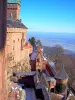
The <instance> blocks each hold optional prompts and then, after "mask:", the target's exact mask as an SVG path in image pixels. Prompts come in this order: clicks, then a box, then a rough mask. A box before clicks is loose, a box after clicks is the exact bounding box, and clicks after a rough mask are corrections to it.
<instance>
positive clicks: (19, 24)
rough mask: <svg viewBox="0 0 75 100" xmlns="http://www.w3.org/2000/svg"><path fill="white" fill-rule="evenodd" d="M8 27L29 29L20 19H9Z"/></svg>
mask: <svg viewBox="0 0 75 100" xmlns="http://www.w3.org/2000/svg"><path fill="white" fill-rule="evenodd" d="M7 27H8V28H24V29H28V28H27V27H26V26H25V25H24V24H23V23H22V22H21V21H20V20H16V21H15V20H10V19H7Z"/></svg>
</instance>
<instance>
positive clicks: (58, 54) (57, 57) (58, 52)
mask: <svg viewBox="0 0 75 100" xmlns="http://www.w3.org/2000/svg"><path fill="white" fill-rule="evenodd" d="M52 54H53V60H54V61H55V66H56V70H57V71H58V70H59V68H60V66H61V65H62V63H63V61H62V59H61V58H62V56H63V55H64V49H63V48H62V47H61V46H60V45H58V44H57V45H55V47H53V53H52Z"/></svg>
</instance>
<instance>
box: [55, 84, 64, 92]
mask: <svg viewBox="0 0 75 100" xmlns="http://www.w3.org/2000/svg"><path fill="white" fill-rule="evenodd" d="M55 88H56V92H57V93H63V92H64V91H65V89H66V85H64V84H57V85H56V87H55Z"/></svg>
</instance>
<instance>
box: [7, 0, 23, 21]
mask: <svg viewBox="0 0 75 100" xmlns="http://www.w3.org/2000/svg"><path fill="white" fill-rule="evenodd" d="M20 5H21V0H7V19H11V18H10V16H11V14H12V19H13V20H17V19H19V15H20Z"/></svg>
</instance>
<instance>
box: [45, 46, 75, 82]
mask: <svg viewBox="0 0 75 100" xmlns="http://www.w3.org/2000/svg"><path fill="white" fill-rule="evenodd" d="M43 48H44V54H45V56H46V57H47V58H48V59H49V58H50V59H51V58H52V56H53V53H54V51H55V50H54V47H47V46H44V47H43ZM61 60H62V62H63V64H64V66H65V69H66V72H67V73H68V75H69V82H70V84H71V83H72V82H73V81H74V80H75V54H74V53H73V52H71V51H69V50H64V55H63V56H61Z"/></svg>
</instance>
